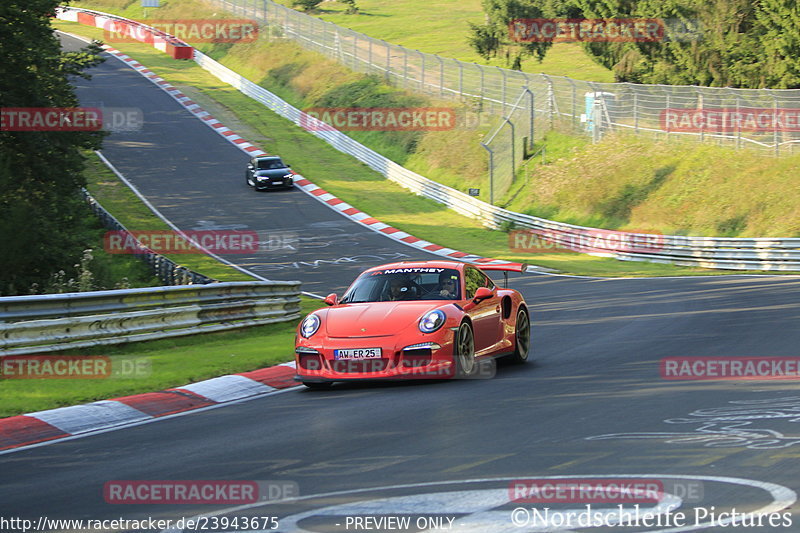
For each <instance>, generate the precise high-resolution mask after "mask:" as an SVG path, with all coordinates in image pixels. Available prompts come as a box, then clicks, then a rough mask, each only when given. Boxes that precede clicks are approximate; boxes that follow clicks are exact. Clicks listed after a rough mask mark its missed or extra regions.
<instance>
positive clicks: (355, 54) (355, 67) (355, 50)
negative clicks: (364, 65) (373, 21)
mask: <svg viewBox="0 0 800 533" xmlns="http://www.w3.org/2000/svg"><path fill="white" fill-rule="evenodd" d="M353 70H358V32H357V31H354V32H353Z"/></svg>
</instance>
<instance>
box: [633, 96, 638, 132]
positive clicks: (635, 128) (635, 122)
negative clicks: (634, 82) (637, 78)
mask: <svg viewBox="0 0 800 533" xmlns="http://www.w3.org/2000/svg"><path fill="white" fill-rule="evenodd" d="M633 131H634V132H636V133H637V134H638V133H639V93H638V92H637V91H636V87H633Z"/></svg>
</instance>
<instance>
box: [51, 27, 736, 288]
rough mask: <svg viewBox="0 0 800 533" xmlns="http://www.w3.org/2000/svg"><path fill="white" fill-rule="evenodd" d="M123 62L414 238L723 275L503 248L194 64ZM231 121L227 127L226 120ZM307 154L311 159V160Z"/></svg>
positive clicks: (517, 257)
mask: <svg viewBox="0 0 800 533" xmlns="http://www.w3.org/2000/svg"><path fill="white" fill-rule="evenodd" d="M56 25H57V27H58V28H60V29H64V30H65V31H70V32H73V33H77V34H80V35H85V36H88V37H93V38H98V37H101V36H102V31H101V30H98V29H96V28H86V27H83V26H80V25H78V24H75V23H67V22H62V21H59V22H57V23H56ZM120 49H121V50H123V51H124V52H125V53H126V54H128V55H130V56H131V57H133V58H134V59H136V60H137V61H139V62H141V63H142V64H144V65H147V67H148V68H150V69H151V70H153V71H154V72H156V73H157V74H158V75H159V76H161V77H163V78H164V79H166V80H168V81H169V82H170V83H172V84H173V85H176V86H177V87H179V88H180V89H181V90H182V91H183V92H184V93H186V94H188V95H189V96H190V97H191V98H192V99H193V100H195V101H197V102H198V103H200V104H201V105H204V106H205V105H206V102H213V106H214V108H216V109H210V111H211V112H212V113H215V115H216V116H217V118H219V119H220V120H221V121H222V122H223V123H228V124H230V123H232V122H238V123H240V124H242V125H244V126H245V127H246V131H243V132H242V133H244V134H245V137H246V138H247V139H248V140H249V141H252V142H255V143H256V144H259V145H261V147H262V148H264V149H265V150H266V151H267V152H270V153H277V154H280V155H281V156H282V157H283V158H284V159H285V160H287V161H289V162H291V164H292V168H293V169H295V170H297V171H298V172H299V173H300V174H303V175H304V176H306V177H308V178H309V179H310V180H312V181H313V182H314V183H316V184H317V185H319V186H321V187H323V188H325V189H326V190H328V191H330V192H331V193H333V194H335V195H336V196H338V197H340V198H341V199H342V200H344V201H346V202H348V203H350V204H352V205H355V206H357V207H358V208H359V209H361V210H363V211H364V212H366V213H369V214H370V215H371V216H374V217H377V218H378V219H380V220H381V221H383V222H385V223H387V224H391V225H393V226H395V227H397V228H399V229H401V230H403V231H406V232H408V233H410V234H412V235H415V236H417V237H419V238H422V239H425V240H428V241H430V242H434V243H436V244H439V245H442V246H447V247H451V248H455V249H458V250H462V251H464V252H467V253H473V254H477V255H482V256H485V257H494V258H499V259H506V260H511V261H521V262H527V263H531V264H535V265H540V266H543V267H547V268H552V269H555V270H558V271H560V272H564V273H570V274H578V275H589V276H612V277H615V276H659V275H685V274H701V275H708V274H720V273H726V272H719V271H710V270H706V269H699V268H684V267H676V266H672V265H661V264H654V263H640V262H624V261H616V260H613V259H607V258H598V257H591V256H585V255H581V254H571V253H570V254H568V253H563V254H528V253H518V252H514V251H512V250H511V249H510V247H509V235H508V234H506V233H503V232H500V231H492V230H488V229H486V228H484V227H483V226H482V225H481V224H479V223H478V222H477V221H475V220H473V219H470V218H467V217H463V216H460V215H457V214H455V213H454V212H452V211H450V210H448V209H447V208H446V207H445V206H443V205H442V204H438V203H436V202H433V201H432V200H428V199H426V198H423V197H420V196H416V195H414V194H412V193H409V192H408V191H407V190H406V189H403V188H402V187H400V186H398V185H396V184H394V183H392V182H390V181H388V180H386V179H385V178H384V177H383V176H381V175H380V174H378V173H376V172H374V171H372V170H371V169H369V168H368V167H366V165H363V164H361V163H359V162H357V161H355V160H354V159H353V158H351V157H350V156H347V155H345V154H342V153H340V152H338V151H336V150H335V149H334V148H333V147H331V146H330V145H328V144H327V143H325V142H324V141H322V140H320V139H317V138H316V137H314V136H312V135H310V134H308V133H307V132H306V131H304V130H303V129H301V128H299V127H297V126H295V125H294V124H292V123H290V122H289V121H287V120H285V119H283V118H281V117H279V116H278V115H276V114H275V113H272V112H271V111H269V110H267V109H266V108H264V106H262V105H261V104H259V103H257V102H255V101H254V100H252V99H250V98H248V97H246V96H244V95H243V94H241V93H240V92H238V91H236V90H235V89H233V88H232V87H230V86H229V85H226V84H223V83H222V82H220V81H219V80H217V79H216V78H214V77H213V76H212V75H211V74H209V73H208V72H206V71H204V70H203V69H201V68H200V67H198V66H197V65H196V64H194V63H192V62H188V61H175V60H173V59H171V58H169V57H168V56H166V55H165V54H162V53H160V52H158V51H156V50H154V49H153V48H150V47H148V46H146V45H142V44H124V45H121V46H120ZM229 119H230V120H229ZM308 154H314V156H313V157H309V156H308Z"/></svg>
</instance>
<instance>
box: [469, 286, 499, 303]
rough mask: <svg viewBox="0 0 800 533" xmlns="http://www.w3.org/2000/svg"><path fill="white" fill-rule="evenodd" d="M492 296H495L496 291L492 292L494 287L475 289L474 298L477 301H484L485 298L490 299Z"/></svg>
mask: <svg viewBox="0 0 800 533" xmlns="http://www.w3.org/2000/svg"><path fill="white" fill-rule="evenodd" d="M492 296H494V292H492V289H490V288H489V287H479V288H478V290H477V291H475V297H474V298H473V300H475V302H476V303H477V302H482V301H483V300H488V299H489V298H491V297H492Z"/></svg>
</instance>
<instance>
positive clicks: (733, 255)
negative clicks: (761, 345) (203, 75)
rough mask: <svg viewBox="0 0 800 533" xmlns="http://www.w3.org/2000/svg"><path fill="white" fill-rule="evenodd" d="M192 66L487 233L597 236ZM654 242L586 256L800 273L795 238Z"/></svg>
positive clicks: (218, 69)
mask: <svg viewBox="0 0 800 533" xmlns="http://www.w3.org/2000/svg"><path fill="white" fill-rule="evenodd" d="M194 60H195V61H196V62H197V64H198V65H200V66H201V67H202V68H204V69H205V70H207V71H208V72H210V73H211V74H213V75H214V76H216V77H217V78H219V79H220V80H222V81H224V82H225V83H228V84H230V85H232V86H233V87H235V88H236V89H238V90H239V91H241V92H242V93H243V94H245V95H247V96H249V97H251V98H253V99H254V100H256V101H258V102H260V103H261V104H263V105H265V106H266V107H268V108H269V109H270V110H272V111H274V112H275V113H277V114H278V115H280V116H282V117H284V118H286V119H288V120H291V121H292V122H294V123H295V124H296V125H298V126H301V127H304V129H306V130H307V131H308V133H310V134H312V135H316V136H317V137H319V138H321V139H324V140H325V141H326V142H328V143H329V144H330V145H331V146H333V147H334V148H336V149H337V150H339V151H341V152H343V153H346V154H349V155H351V156H353V157H355V158H356V159H358V160H359V161H361V162H363V163H364V164H366V165H368V166H369V167H370V168H372V169H374V170H375V171H377V172H379V173H381V174H382V175H383V176H385V177H387V178H388V179H390V180H392V181H394V182H395V183H398V184H399V185H401V186H403V187H405V188H406V189H409V190H411V191H413V192H414V193H416V194H419V195H420V196H424V197H426V198H430V199H432V200H435V201H436V202H439V203H441V204H444V205H445V206H447V207H448V208H450V209H453V210H454V211H456V212H458V213H460V214H462V215H465V216H469V217H472V218H475V219H478V220H480V221H481V222H483V223H484V224H485V225H487V226H489V227H492V228H496V229H497V228H501V227H508V226H509V225H511V224H513V225H514V226H516V227H517V228H531V229H534V230H543V231H544V230H546V231H549V232H550V233H551V234H556V235H558V234H560V235H561V239H563V240H564V241H568V240H570V239H571V238H572V236H577V237H582V236H585V235H586V234H587V233H591V232H602V231H603V230H599V229H596V228H587V227H584V226H576V225H573V224H565V223H562V222H555V221H552V220H546V219H543V218H539V217H535V216H532V215H525V214H522V213H515V212H513V211H508V210H507V209H503V208H501V207H497V206H494V205H491V204H488V203H486V202H483V201H481V200H478V199H476V198H473V197H471V196H469V195H467V194H465V193H462V192H461V191H457V190H455V189H452V188H450V187H447V186H445V185H442V184H440V183H437V182H435V181H432V180H430V179H428V178H426V177H424V176H421V175H419V174H417V173H416V172H412V171H411V170H408V169H407V168H404V167H402V166H401V165H398V164H397V163H395V162H394V161H391V160H390V159H387V158H386V157H384V156H382V155H380V154H379V153H377V152H375V151H374V150H371V149H369V148H367V147H366V146H364V145H362V144H360V143H358V142H356V141H355V140H353V139H351V138H350V137H348V136H347V135H345V134H343V133H342V132H340V131H337V130H336V129H334V128H333V127H332V126H325V127H322V128H320V127H309V125H312V126H313V123H314V121H315V120H316V119H314V118H312V117H310V116H308V115H305V114H304V113H303V112H302V111H300V110H299V109H297V108H295V107H293V106H292V105H290V104H289V103H288V102H285V101H284V100H282V99H281V98H279V97H278V96H276V95H275V94H273V93H271V92H270V91H268V90H266V89H264V88H263V87H261V86H259V85H258V84H256V83H254V82H252V81H250V80H248V79H247V78H245V77H243V76H241V75H240V74H237V73H236V72H234V71H232V70H231V69H229V68H227V67H225V66H224V65H222V64H220V63H218V62H217V61H215V60H213V59H212V58H210V57H208V56H207V55H205V54H203V53H201V52H200V51H198V50H195V52H194ZM301 117H302V118H301ZM660 239H661V242H662V243H663V246H660V247H659V249H658V250H651V251H649V252H625V251H619V250H618V249H616V248H614V247H607V248H605V249H603V246H604V244H603V243H600V244H599V246H598V248H600V249H601V250H600V251H597V252H592V253H591V255H599V256H605V257H613V258H616V259H620V260H625V261H649V262H656V263H670V264H675V265H681V266H693V267H703V268H719V269H730V270H767V271H793V270H800V238H752V239H748V238H722V237H684V236H679V235H665V236H660Z"/></svg>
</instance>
